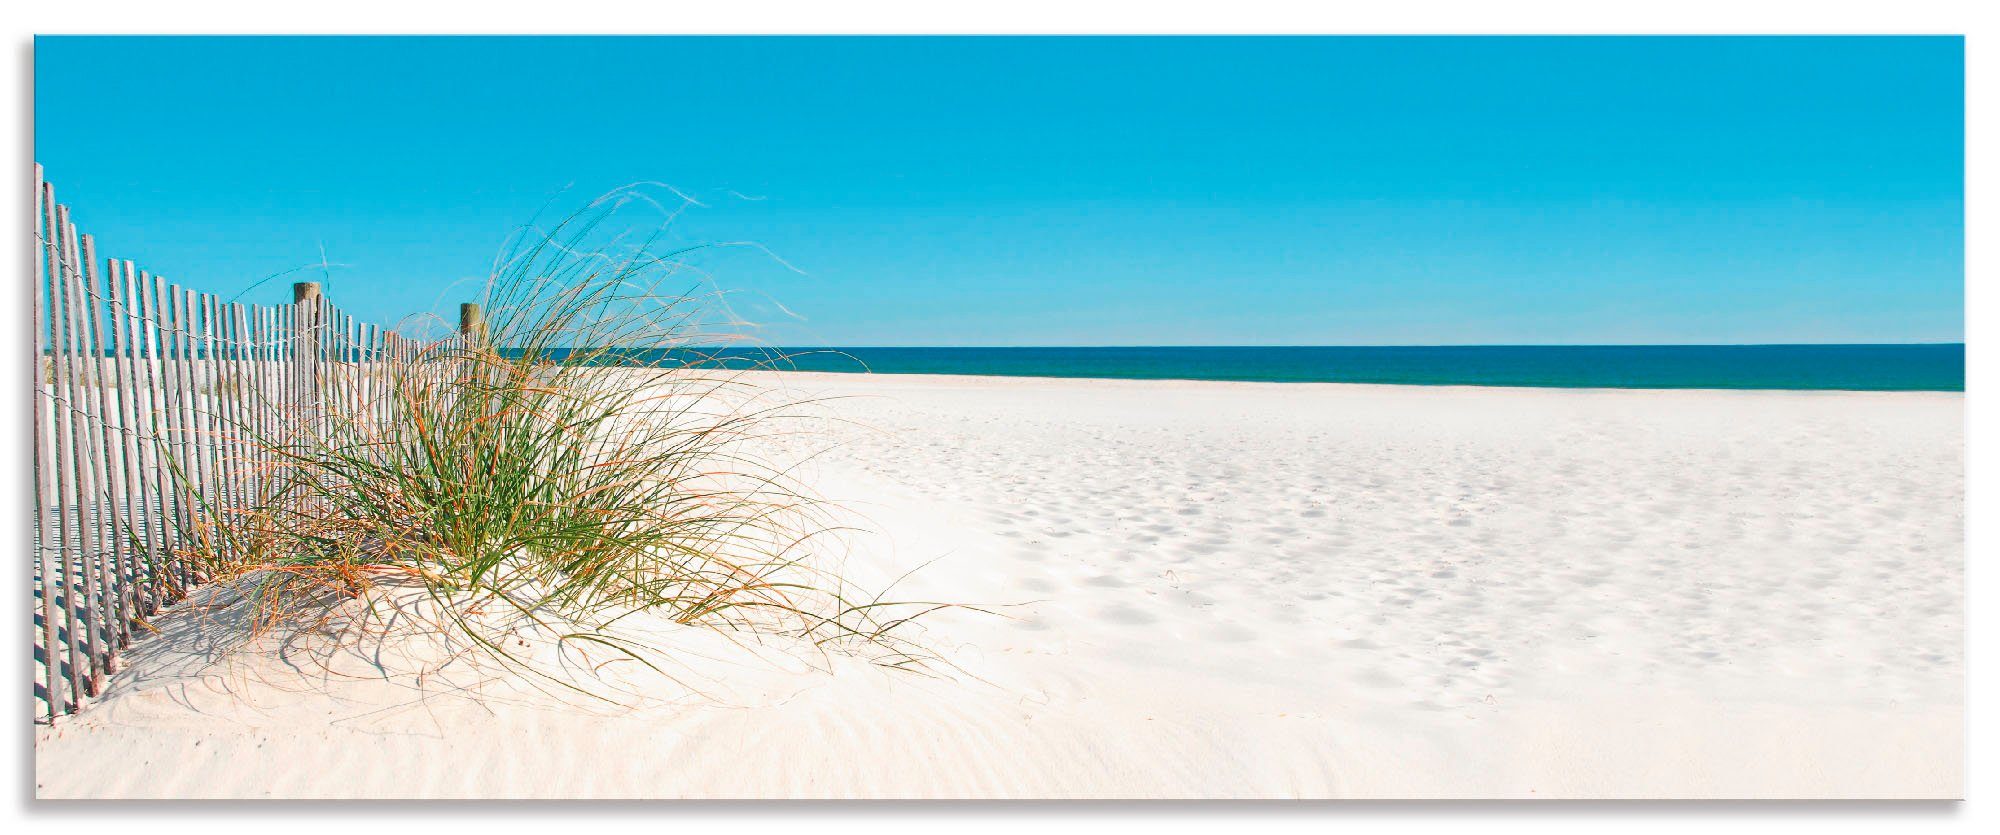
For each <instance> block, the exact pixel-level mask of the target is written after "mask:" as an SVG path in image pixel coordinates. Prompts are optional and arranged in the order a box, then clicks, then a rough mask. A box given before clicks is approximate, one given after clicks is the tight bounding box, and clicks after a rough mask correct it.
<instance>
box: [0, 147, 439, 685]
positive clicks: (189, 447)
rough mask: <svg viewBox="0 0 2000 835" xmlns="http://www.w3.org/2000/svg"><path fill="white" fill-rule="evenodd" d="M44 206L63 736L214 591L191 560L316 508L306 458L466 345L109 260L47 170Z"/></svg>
mask: <svg viewBox="0 0 2000 835" xmlns="http://www.w3.org/2000/svg"><path fill="white" fill-rule="evenodd" d="M35 210H36V211H35V223H36V228H35V240H36V244H37V248H38V253H37V254H38V258H37V263H36V267H35V269H36V281H35V304H34V332H35V336H34V338H35V353H34V357H35V369H34V380H35V394H36V396H35V397H34V398H33V400H34V432H35V437H34V456H33V458H34V479H35V490H34V497H35V526H34V532H33V539H34V545H33V549H32V550H33V554H34V559H33V562H34V574H35V578H34V588H35V627H36V628H35V662H36V681H35V701H36V705H35V715H36V719H37V720H38V721H52V720H53V719H54V718H55V717H57V716H60V715H63V714H66V713H74V712H76V711H77V710H79V709H81V708H82V707H83V706H85V705H87V704H88V703H89V700H90V699H91V698H92V697H94V696H96V695H97V694H98V693H99V691H100V690H101V688H102V687H103V686H104V683H105V677H106V676H107V675H108V674H109V673H111V672H112V671H113V670H115V669H116V666H117V664H118V662H119V655H120V652H121V651H122V650H124V649H125V648H126V647H128V646H129V645H130V644H131V643H132V641H133V640H134V638H135V637H142V636H143V634H144V632H145V624H146V622H147V619H148V618H151V617H153V616H154V615H155V614H156V613H158V612H159V611H160V610H161V609H163V608H166V607H170V606H172V605H173V604H175V603H177V602H179V601H181V600H183V599H185V598H186V597H187V595H188V594H189V593H190V592H191V591H193V590H194V589H196V588H197V587H199V585H200V584H201V583H202V582H204V581H205V580H206V578H205V577H204V576H202V573H201V570H200V564H201V563H200V562H199V561H198V560H194V559H191V555H194V554H207V555H214V554H216V553H217V551H218V549H224V550H226V549H228V548H230V547H231V544H230V542H229V540H228V538H227V537H224V536H221V535H220V533H221V531H220V528H221V527H222V526H225V525H226V524H227V523H228V521H229V520H231V519H232V518H235V517H237V516H239V515H241V514H248V513H252V512H261V511H268V509H270V508H272V507H275V506H281V505H283V504H284V503H286V502H299V501H306V500H304V499H296V498H293V497H291V496H288V495H287V491H288V489H290V490H291V492H294V493H296V492H297V491H296V489H295V485H290V486H289V487H288V482H287V479H286V478H285V477H284V475H283V473H284V459H285V455H284V453H285V450H286V448H287V447H288V446H289V445H294V444H304V443H310V442H311V440H312V439H313V438H314V437H315V436H316V435H317V434H318V433H323V432H325V431H326V430H327V427H328V425H329V422H330V421H342V422H345V423H344V425H347V426H353V425H354V424H355V423H356V422H391V421H396V420H398V419H399V414H400V412H399V402H400V401H399V400H398V398H397V397H396V396H394V395H395V391H396V387H397V386H398V385H403V384H406V383H407V382H408V381H409V380H411V379H417V378H432V379H437V378H439V375H444V374H449V373H452V372H451V371H450V369H449V368H444V367H442V366H445V365H447V364H448V363H449V360H448V359H447V358H448V357H450V356H453V355H454V352H455V350H456V349H457V348H459V347H462V346H463V344H464V339H465V336H464V333H463V332H461V333H459V334H455V335H452V336H447V337H445V338H443V339H441V340H434V341H420V340H413V339H408V338H405V337H403V336H401V335H399V334H397V333H396V332H395V331H393V330H391V329H388V328H384V327H380V326H377V325H373V324H368V323H362V322H357V321H355V319H354V318H353V317H352V316H349V315H348V314H347V313H345V312H343V311H341V310H340V309H339V308H337V307H334V306H333V305H332V304H330V303H329V302H328V301H327V300H326V299H325V298H324V297H323V296H322V295H321V293H320V291H319V285H317V284H312V283H301V284H295V285H293V299H294V300H293V303H292V304H290V305H280V306H265V305H255V304H242V303H237V302H233V301H230V300H228V299H224V298H221V297H218V296H216V295H215V294H212V293H203V292H199V291H195V290H191V289H187V288H184V287H182V286H180V285H179V284H175V283H172V282H169V281H167V280H166V279H165V278H163V277H161V276H158V275H154V274H152V273H149V272H147V271H145V270H141V269H137V268H135V267H134V266H133V263H132V262H131V261H128V260H119V259H115V258H114V259H106V260H103V261H99V260H98V255H97V253H96V249H95V244H94V242H93V241H92V239H91V236H90V235H87V234H82V233H80V232H78V231H77V228H76V226H75V225H74V224H72V223H71V220H70V210H69V207H67V206H64V205H61V204H59V203H57V202H56V199H55V189H54V188H53V187H52V186H50V185H49V184H48V183H46V182H45V181H44V180H43V177H42V168H41V166H39V165H37V166H36V167H35ZM466 308H467V309H466V310H463V311H461V316H462V317H463V318H462V322H471V323H475V325H476V323H477V322H478V318H479V315H478V310H477V308H476V307H474V306H470V305H468V306H466ZM466 327H470V326H466ZM288 510H289V512H311V508H309V507H301V506H291V507H289V508H288Z"/></svg>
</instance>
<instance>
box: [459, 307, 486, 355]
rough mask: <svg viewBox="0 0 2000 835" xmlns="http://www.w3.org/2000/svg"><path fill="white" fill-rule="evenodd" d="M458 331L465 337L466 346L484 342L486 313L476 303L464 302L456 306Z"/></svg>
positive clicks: (483, 343) (478, 344)
mask: <svg viewBox="0 0 2000 835" xmlns="http://www.w3.org/2000/svg"><path fill="white" fill-rule="evenodd" d="M458 333H459V335H461V336H463V337H465V343H466V347H468V348H469V347H473V346H480V345H485V344H486V314H485V313H484V312H481V311H480V309H479V305H478V304H476V303H473V302H466V303H464V304H461V305H459V306H458Z"/></svg>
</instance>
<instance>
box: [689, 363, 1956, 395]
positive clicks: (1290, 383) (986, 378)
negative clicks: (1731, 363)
mask: <svg viewBox="0 0 2000 835" xmlns="http://www.w3.org/2000/svg"><path fill="white" fill-rule="evenodd" d="M726 370H727V371H731V372H737V373H746V374H774V375H781V376H783V377H799V378H807V379H814V378H840V377H862V378H878V379H880V378H890V379H893V378H915V379H921V380H937V381H940V382H943V381H952V380H965V381H969V382H972V383H974V384H987V385H993V384H999V383H1001V382H1003V381H1010V380H1021V381H1031V382H1037V383H1063V382H1066V381H1074V382H1076V383H1078V384H1091V385H1102V384H1107V383H1109V384H1114V385H1128V384H1142V385H1143V384H1175V385H1211V384H1219V385H1227V386H1243V385H1249V386H1280V387H1284V388H1295V387H1299V388H1304V387H1318V386H1325V387H1333V388H1344V389H1387V390H1447V391H1494V392H1510V393H1511V392H1523V393H1525V392H1601V393H1614V392H1630V393H1646V392H1687V393H1707V394H1775V395H1841V394H1854V395H1941V396H1951V397H1958V398H1963V397H1964V396H1965V391H1964V390H1963V389H1832V388H1712V387H1711V388H1703V387H1693V386H1690V387H1673V388H1667V387H1659V386H1554V385H1549V386H1527V385H1519V386H1517V385H1488V384H1482V383H1363V382H1346V381H1337V380H1217V379H1209V378H1201V377H1067V376H1064V377H1057V376H1046V375H1035V374H934V373H927V372H902V371H795V370H785V369H773V368H741V369H726Z"/></svg>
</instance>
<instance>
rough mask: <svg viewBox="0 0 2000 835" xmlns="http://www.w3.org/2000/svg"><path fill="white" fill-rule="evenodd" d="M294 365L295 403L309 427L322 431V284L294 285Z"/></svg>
mask: <svg viewBox="0 0 2000 835" xmlns="http://www.w3.org/2000/svg"><path fill="white" fill-rule="evenodd" d="M292 307H293V308H294V309H293V311H292V314H293V319H292V338H293V341H292V362H293V363H294V365H295V366H296V367H297V368H298V373H299V387H298V396H299V402H298V403H296V404H294V405H295V406H296V407H297V408H298V409H299V413H300V415H301V416H302V417H304V418H305V421H306V426H309V427H311V428H312V431H313V432H315V433H317V432H318V431H319V388H320V387H319V340H320V324H321V323H320V316H319V308H320V292H319V282H317V281H300V282H295V283H294V284H292Z"/></svg>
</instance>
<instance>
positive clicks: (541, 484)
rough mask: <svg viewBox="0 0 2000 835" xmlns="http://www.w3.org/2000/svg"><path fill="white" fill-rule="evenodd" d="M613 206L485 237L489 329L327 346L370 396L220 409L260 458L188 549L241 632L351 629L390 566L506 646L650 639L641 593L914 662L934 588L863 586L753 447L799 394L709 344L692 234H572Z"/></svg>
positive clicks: (726, 622) (450, 621) (738, 621)
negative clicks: (689, 263)
mask: <svg viewBox="0 0 2000 835" xmlns="http://www.w3.org/2000/svg"><path fill="white" fill-rule="evenodd" d="M605 214H606V213H605V212H603V211H594V212H591V213H586V214H582V215H579V216H577V217H573V218H571V219H570V220H569V221H568V222H566V223H564V224H563V225H562V226H559V227H558V228H557V229H556V230H555V231H553V232H551V233H548V234H540V235H536V236H533V237H532V238H530V239H528V241H527V242H526V243H525V244H523V245H521V246H520V247H518V248H517V249H516V251H514V252H513V253H512V254H511V257H509V258H507V259H506V260H505V261H503V262H502V264H501V266H500V267H499V268H497V269H496V271H495V274H494V276H493V277H492V278H491V279H490V280H489V281H488V282H487V284H486V286H485V287H484V288H483V291H484V292H483V293H482V294H481V296H482V299H481V301H482V302H483V304H484V309H485V311H486V321H485V327H484V332H483V333H475V334H474V335H473V336H472V338H469V339H467V338H447V339H442V340H437V341H433V342H427V343H423V344H420V345H415V346H414V347H413V350H412V354H411V355H412V356H413V357H414V360H413V361H409V362H402V363H386V362H376V363H360V364H357V365H355V366H354V367H352V368H348V369H343V370H342V371H343V373H344V374H345V375H346V376H344V377H342V379H344V380H348V381H349V382H348V383H347V384H349V385H351V384H352V382H351V381H352V380H354V379H359V378H366V379H368V380H369V381H370V383H369V384H368V385H367V386H365V387H364V390H365V391H367V392H369V394H370V397H371V398H374V399H373V400H372V401H371V402H365V403H363V404H362V406H363V407H362V408H360V409H357V410H349V411H343V410H341V409H337V408H330V407H327V406H323V405H318V404H313V403H309V404H306V405H305V406H300V407H298V408H296V409H294V410H293V412H292V413H293V414H296V415H297V418H296V419H295V420H288V421H286V423H287V425H286V426H284V427H282V428H281V429H280V430H279V431H271V430H270V429H269V428H268V427H250V426H246V427H236V428H235V429H236V431H237V432H238V434H241V435H243V436H245V437H249V438H251V439H253V441H254V443H253V445H252V446H253V448H255V449H258V450H261V451H262V453H263V454H262V455H261V456H260V457H261V458H263V459H265V460H267V461H274V462H275V464H272V465H270V466H267V467H265V468H264V469H263V470H261V471H259V472H257V473H256V475H255V478H254V481H255V483H256V484H257V485H258V487H257V492H258V495H259V499H258V500H257V501H256V502H255V503H254V504H253V506H251V507H250V508H248V509H246V510H240V511H235V512H231V513H229V514H226V515H225V514H222V513H214V514H209V515H208V516H207V517H206V518H205V519H204V520H203V522H204V524H203V526H202V527H203V529H204V536H203V537H202V541H204V542H207V543H209V544H208V545H206V546H204V547H202V548H199V549H197V553H193V554H191V555H190V557H191V558H192V559H193V560H194V561H195V562H196V563H197V567H198V570H199V573H200V574H201V575H202V576H204V577H206V578H209V579H210V580H211V581H214V582H222V583H227V584H230V585H231V587H232V588H233V590H234V591H235V592H236V595H237V597H236V598H233V599H236V600H239V601H240V602H238V603H236V604H235V605H240V606H247V607H250V608H251V611H250V616H249V617H248V618H247V619H246V620H247V622H248V623H249V624H250V630H251V632H253V633H255V634H264V633H270V632H287V631H289V632H299V631H328V630H330V631H332V632H334V633H337V634H343V635H349V636H353V635H359V634H362V633H365V632H366V631H367V629H366V627H365V626H363V625H362V624H364V623H366V622H369V621H370V619H369V618H366V617H356V616H355V614H354V606H355V605H356V604H355V603H354V602H353V601H354V600H355V599H357V598H361V599H364V600H365V599H368V598H370V597H371V592H372V591H374V590H376V589H378V588H380V587H383V586H388V585H393V586H395V587H397V588H404V589H407V588H411V587H416V588H420V589H421V590H422V593H423V595H424V597H426V598H427V599H428V600H429V601H431V602H432V603H434V604H435V605H434V606H433V607H432V609H433V610H434V611H437V612H440V613H442V617H440V618H438V619H437V620H436V621H435V624H436V628H438V629H441V630H444V631H446V632H449V633H450V635H449V637H451V638H453V639H457V640H462V641H464V642H466V643H468V644H469V645H471V646H473V647H475V648H477V649H479V650H482V651H484V652H486V653H488V654H490V655H492V656H493V657H496V658H499V659H502V660H503V661H508V662H511V663H519V664H522V665H524V666H532V661H531V660H530V659H527V658H521V657H516V651H517V647H518V646H520V645H521V644H520V643H519V642H517V641H514V640H512V639H511V636H513V635H514V634H516V633H517V632H518V631H519V630H521V629H522V628H524V627H527V628H532V629H537V630H541V631H542V632H544V633H545V634H548V635H552V636H554V638H555V639H556V640H557V641H558V642H561V643H565V644H569V645H573V646H588V647H592V648H595V649H596V650H598V651H608V652H612V653H618V654H622V655H626V656H629V657H633V658H638V659H641V660H645V658H646V657H647V656H648V655H649V653H651V652H653V651H655V650H657V649H658V648H656V647H648V646H643V645H637V644H635V643H634V639H633V638H632V637H630V636H629V635H624V634H622V633H621V632H620V631H619V630H618V629H617V628H616V625H617V624H618V623H619V622H620V621H621V620H622V619H625V618H627V617H631V616H633V615H636V614H639V613H645V614H646V615H648V616H649V617H652V618H662V617H664V618H667V619H670V620H671V621H673V622H677V623H680V624H686V625H692V626H701V627H708V628H712V629H717V630H722V631H725V632H728V633H732V634H738V635H743V636H749V637H753V638H760V639H761V638H763V637H768V636H783V637H785V638H787V639H790V640H793V641H796V642H798V643H799V644H800V645H801V646H806V647H812V648H816V649H818V650H820V651H824V652H836V651H838V652H854V653H861V654H865V655H867V656H868V657H870V658H871V659H873V660H875V661H877V662H878V663H882V664H886V665H890V666H897V667H904V668H911V669H923V668H924V667H925V664H926V662H927V661H928V660H929V659H928V657H927V656H926V655H925V654H924V653H923V652H921V651H920V650H919V648H917V647H916V646H915V645H914V644H912V643H911V642H910V641H907V640H905V639H904V638H903V637H901V636H902V634H903V630H902V629H901V628H900V627H901V626H902V625H904V624H906V623H908V622H909V621H910V619H911V618H913V617H917V616H921V615H922V614H924V613H927V612H929V611H933V610H935V609H937V608H941V607H940V606H939V605H937V604H927V603H891V602H888V601H885V600H883V599H881V598H880V597H879V596H868V595H862V594H859V593H857V592H856V590H855V588H854V586H853V584H851V583H850V582H848V581H847V580H846V579H844V578H843V577H842V576H841V575H840V574H839V573H838V572H837V571H835V570H834V569H833V568H832V566H835V565H837V564H838V561H837V557H838V554H837V553H834V551H835V550H836V548H837V545H836V542H837V537H832V536H829V534H830V533H831V532H832V527H831V524H830V522H829V521H828V520H829V518H830V516H829V514H828V513H826V512H825V511H826V508H824V507H823V506H822V505H821V504H820V503H819V502H818V501H816V500H815V499H814V498H812V497H811V496H810V495H809V493H808V492H807V491H806V490H804V489H802V488H801V487H800V486H799V485H797V484H795V483H794V482H793V480H792V479H791V478H790V477H789V475H788V474H787V473H786V472H784V471H783V469H782V468H781V467H780V466H778V465H775V464H773V463H770V462H768V461H766V460H765V459H764V458H763V457H761V456H760V455H759V454H758V449H759V444H760V442H763V441H768V440H770V439H771V438H772V436H774V435H776V434H781V433H785V432H789V431H794V427H793V424H790V423H788V422H787V421H788V420H789V419H790V418H791V417H793V416H794V414H795V412H796V410H797V408H798V407H799V406H801V405H802V404H800V403H797V402H792V401H786V400H783V399H780V398H778V397H776V396H775V393H774V392H772V391H770V390H768V389H765V388H761V387H760V386H759V385H757V384H755V383H754V382H753V380H752V378H753V377H754V376H755V375H753V374H750V373H748V372H749V371H755V370H758V368H756V367H753V368H751V369H748V370H746V369H744V368H741V367H730V366H729V364H727V363H724V362H723V361H722V358H720V357H719V356H718V355H717V353H716V352H715V351H714V350H713V346H714V345H716V344H717V342H716V340H715V339H714V338H713V337H712V336H710V335H709V334H707V333H705V331H706V330H707V329H708V316H709V315H710V314H711V302H712V297H711V296H710V295H708V294H703V293H700V292H698V287H699V284H698V283H694V282H688V281H687V280H686V272H685V266H686V265H685V261H684V260H683V259H684V256H685V255H687V253H688V252H689V250H685V249H683V250H677V251H673V252H669V253H665V254H654V253H653V252H652V249H653V244H655V243H657V242H656V241H653V242H646V243H644V244H641V245H638V246H634V247H630V248H628V250H627V251H626V252H625V253H624V254H621V255H616V256H613V255H610V254H607V253H606V252H604V251H602V250H592V249H588V248H586V247H583V246H582V245H581V242H582V241H584V240H585V239H587V238H588V237H589V236H590V235H591V234H592V232H593V230H594V229H595V228H596V227H597V225H598V224H599V223H600V222H601V221H602V219H603V217H604V215H605ZM776 361H781V360H776ZM771 362H772V361H769V360H767V361H766V362H764V363H759V366H767V365H769V364H770V363H771ZM384 399H386V402H385V400H384ZM328 402H331V400H329V401H328ZM383 405H386V407H387V408H377V407H378V406H383ZM384 415H387V417H386V418H385V417H384ZM373 622H375V623H380V622H381V619H379V618H377V619H375V620H374V621H373ZM649 663H650V662H649Z"/></svg>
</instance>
